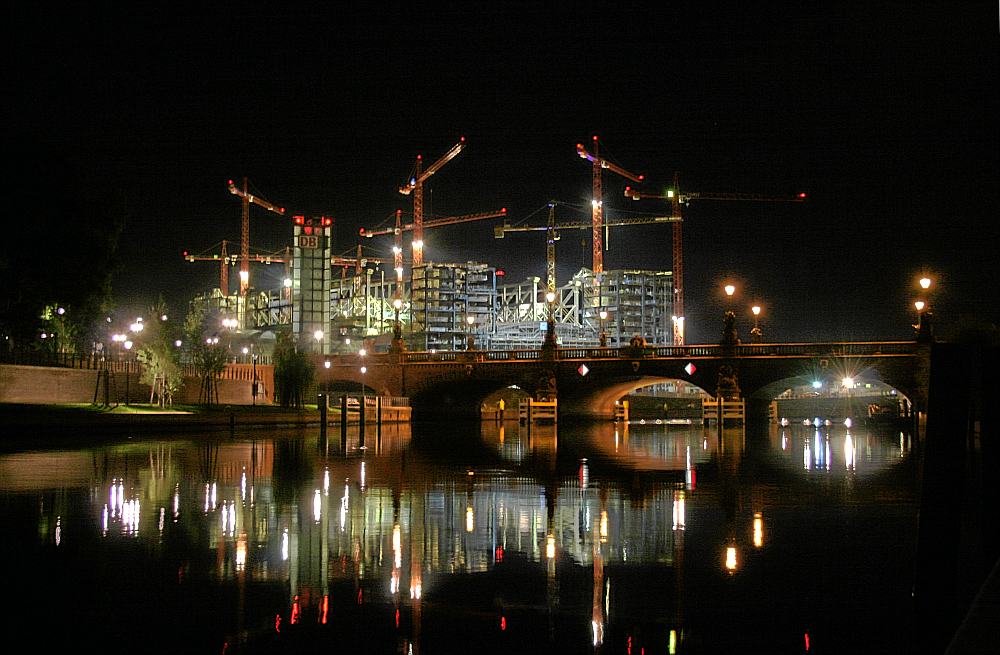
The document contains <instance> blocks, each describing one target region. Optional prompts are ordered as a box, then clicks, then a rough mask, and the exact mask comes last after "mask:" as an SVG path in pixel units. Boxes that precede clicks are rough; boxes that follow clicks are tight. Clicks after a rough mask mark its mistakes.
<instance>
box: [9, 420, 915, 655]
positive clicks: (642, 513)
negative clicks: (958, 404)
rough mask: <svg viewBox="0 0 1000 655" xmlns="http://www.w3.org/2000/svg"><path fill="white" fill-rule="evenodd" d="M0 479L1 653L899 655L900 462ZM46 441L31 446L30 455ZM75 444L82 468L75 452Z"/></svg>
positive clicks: (26, 468) (704, 457)
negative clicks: (0, 545)
mask: <svg viewBox="0 0 1000 655" xmlns="http://www.w3.org/2000/svg"><path fill="white" fill-rule="evenodd" d="M97 437H99V435H87V434H81V435H79V440H80V444H81V446H80V447H79V448H78V449H73V450H59V451H53V450H44V449H43V450H38V451H34V452H24V453H16V454H8V455H2V456H0V525H2V526H3V532H2V535H3V537H2V540H3V549H2V551H0V554H2V556H3V559H2V564H3V567H4V569H5V573H4V574H3V578H4V585H3V590H4V591H3V597H4V600H5V601H6V609H5V610H3V611H4V621H3V626H4V628H3V629H4V633H3V639H4V643H5V644H14V643H18V642H21V641H23V642H24V643H25V644H26V645H25V646H24V647H22V649H21V650H7V652H44V653H48V652H91V651H92V652H96V653H119V652H120V653H214V654H222V653H226V654H233V653H272V652H279V653H286V652H287V653H307V652H308V653H355V652H371V653H445V652H468V653H525V652H538V653H594V652H596V653H632V654H635V655H639V654H641V653H646V654H650V655H651V654H653V653H747V652H754V653H756V652H762V653H862V652H864V653H911V652H915V651H916V650H917V644H918V643H919V640H920V626H918V625H916V622H915V621H914V619H913V615H914V613H913V607H912V605H913V601H912V597H911V591H912V584H913V578H914V563H915V552H916V535H917V507H918V502H917V488H918V470H919V461H918V460H919V451H920V449H919V447H917V443H916V442H915V441H914V440H912V439H911V438H910V436H908V435H901V434H900V433H898V432H887V433H885V432H883V433H870V432H868V431H867V430H865V429H863V428H862V429H856V430H851V431H848V430H847V429H845V428H844V427H843V426H831V427H820V428H813V427H807V426H802V425H795V426H789V427H785V428H782V427H779V426H772V427H771V430H770V433H769V434H767V435H757V436H754V435H747V434H745V433H744V432H743V431H742V430H739V429H732V430H730V429H727V430H726V431H725V432H724V433H722V434H721V435H720V434H719V433H718V432H717V431H716V429H715V428H714V427H713V428H703V427H702V426H700V425H657V424H647V425H638V424H632V425H629V426H628V427H627V428H626V427H624V426H622V425H620V424H619V425H618V426H617V428H616V427H615V426H613V425H611V424H600V425H596V424H595V425H583V426H569V425H565V424H563V425H560V426H559V429H558V432H557V431H556V429H555V428H554V427H553V426H536V427H534V428H533V429H532V430H530V431H528V430H527V428H526V427H524V426H518V424H517V423H516V422H511V421H508V422H506V423H504V424H495V423H488V424H484V425H482V426H480V425H448V424H441V425H417V426H413V427H412V428H411V427H410V426H408V425H407V426H386V427H385V428H384V430H383V432H382V434H381V435H380V436H378V435H376V434H375V431H374V428H373V427H369V429H368V433H367V434H366V445H367V448H365V449H360V448H359V447H358V446H359V438H358V437H359V435H358V434H357V432H356V428H352V431H351V433H350V434H349V435H348V446H347V448H346V453H345V452H344V451H343V450H342V448H341V444H340V432H339V429H331V431H330V432H329V437H330V443H329V444H323V443H321V441H320V439H319V430H318V428H314V429H310V430H304V431H296V432H269V431H261V432H254V433H240V432H237V433H236V434H234V435H229V434H224V435H221V436H220V435H219V434H206V435H197V436H191V437H187V436H185V437H180V438H178V437H169V438H167V437H164V438H162V439H160V438H154V437H146V436H133V437H131V438H128V439H124V438H121V439H116V442H115V443H113V444H108V442H107V440H100V439H98V438H97ZM39 438H40V439H42V440H43V439H44V433H42V434H40V435H39ZM88 443H94V444H101V445H94V446H88V445H85V444H88Z"/></svg>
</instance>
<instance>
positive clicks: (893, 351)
mask: <svg viewBox="0 0 1000 655" xmlns="http://www.w3.org/2000/svg"><path fill="white" fill-rule="evenodd" d="M917 348H918V344H917V343H916V342H914V341H831V342H817V343H760V344H740V345H737V346H721V345H718V344H704V345H690V346H645V347H634V346H622V347H618V348H608V347H597V348H559V349H557V350H556V351H555V359H556V360H559V361H567V360H594V359H634V358H637V357H642V358H685V357H711V358H729V357H851V356H861V357H863V356H874V355H913V354H915V353H916V352H917ZM539 359H542V349H541V348H536V349H530V350H472V351H440V352H405V353H401V355H400V360H399V361H400V362H401V363H403V364H418V363H427V362H464V361H469V360H475V361H480V362H482V361H488V362H517V361H537V360H539Z"/></svg>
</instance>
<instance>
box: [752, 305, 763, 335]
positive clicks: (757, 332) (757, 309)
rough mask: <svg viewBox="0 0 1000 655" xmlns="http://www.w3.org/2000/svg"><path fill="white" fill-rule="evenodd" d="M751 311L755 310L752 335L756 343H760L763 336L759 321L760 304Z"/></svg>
mask: <svg viewBox="0 0 1000 655" xmlns="http://www.w3.org/2000/svg"><path fill="white" fill-rule="evenodd" d="M750 311H751V312H753V329H752V330H750V336H751V338H752V340H753V342H754V343H760V342H761V339H762V336H763V335H762V333H761V331H760V323H759V319H760V305H754V306H753V307H751V308H750Z"/></svg>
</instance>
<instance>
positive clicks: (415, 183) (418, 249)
mask: <svg viewBox="0 0 1000 655" xmlns="http://www.w3.org/2000/svg"><path fill="white" fill-rule="evenodd" d="M464 148H465V137H464V136H463V137H461V138H460V139H459V142H458V143H456V144H455V145H454V146H452V147H451V150H449V151H448V152H446V153H445V154H444V155H443V156H442V157H441V158H440V159H438V160H437V161H436V162H434V163H433V164H431V165H430V166H428V167H427V168H426V169H424V170H421V167H422V165H423V156H422V155H417V162H416V164H415V167H414V173H413V177H411V178H410V181H409V182H408V183H407V184H405V185H403V186H401V187H399V192H400V193H402V194H403V195H404V196H405V195H409V194H410V193H411V192H412V193H413V265H414V266H420V265H421V264H423V263H424V182H425V181H427V178H429V177H430V176H431V175H434V173H436V172H437V171H438V170H439V169H440V168H441V167H442V166H444V165H445V164H447V163H448V162H449V161H451V160H452V159H454V158H455V157H456V156H457V155H458V153H460V152H462V150H463V149H464Z"/></svg>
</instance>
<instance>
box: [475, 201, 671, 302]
mask: <svg viewBox="0 0 1000 655" xmlns="http://www.w3.org/2000/svg"><path fill="white" fill-rule="evenodd" d="M556 204H558V203H557V202H556V201H555V200H553V201H551V202H549V217H548V221H547V223H546V224H545V225H508V224H506V223H504V224H503V225H497V226H495V227H494V228H493V237H494V238H496V239H503V238H504V235H505V234H506V233H508V232H541V231H543V230H544V231H545V244H546V245H545V274H546V284H547V285H548V290H549V291H553V292H554V291H555V288H556V247H555V242H556V241H558V240H559V230H586V229H589V228H591V227H593V223H592V222H591V221H578V222H570V223H558V224H557V223H556V222H555V206H556ZM679 220H680V218H675V217H673V216H638V217H634V218H616V219H613V220H610V221H608V222H606V223H604V227H622V226H626V225H649V224H651V223H670V222H673V221H679ZM596 277H597V276H596V274H595V279H596Z"/></svg>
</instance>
